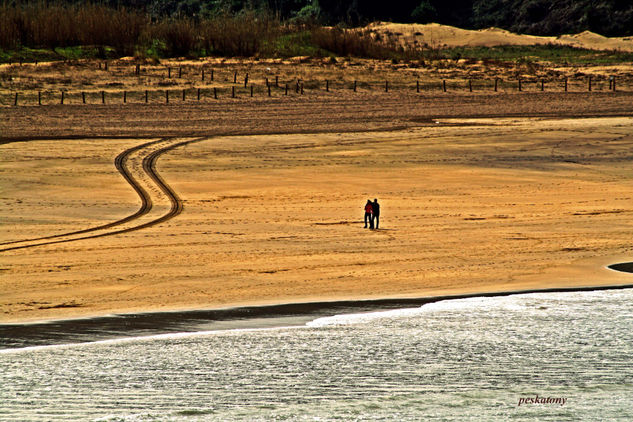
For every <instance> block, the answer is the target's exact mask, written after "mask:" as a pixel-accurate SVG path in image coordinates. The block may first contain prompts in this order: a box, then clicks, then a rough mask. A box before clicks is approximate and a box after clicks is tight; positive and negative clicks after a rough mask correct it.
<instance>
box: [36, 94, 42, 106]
mask: <svg viewBox="0 0 633 422" xmlns="http://www.w3.org/2000/svg"><path fill="white" fill-rule="evenodd" d="M37 105H42V91H37Z"/></svg>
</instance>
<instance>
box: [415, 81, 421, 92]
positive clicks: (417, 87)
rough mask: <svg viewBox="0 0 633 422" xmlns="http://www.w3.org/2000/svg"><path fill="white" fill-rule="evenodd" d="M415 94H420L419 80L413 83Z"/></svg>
mask: <svg viewBox="0 0 633 422" xmlns="http://www.w3.org/2000/svg"><path fill="white" fill-rule="evenodd" d="M415 92H418V93H419V92H420V80H419V79H418V80H416V81H415Z"/></svg>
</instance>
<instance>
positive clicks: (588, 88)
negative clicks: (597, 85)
mask: <svg viewBox="0 0 633 422" xmlns="http://www.w3.org/2000/svg"><path fill="white" fill-rule="evenodd" d="M587 90H588V91H589V92H591V76H589V81H588V82H587Z"/></svg>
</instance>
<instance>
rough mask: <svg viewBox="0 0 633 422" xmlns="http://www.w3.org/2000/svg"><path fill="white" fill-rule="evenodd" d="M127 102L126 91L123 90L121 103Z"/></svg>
mask: <svg viewBox="0 0 633 422" xmlns="http://www.w3.org/2000/svg"><path fill="white" fill-rule="evenodd" d="M125 103H127V91H123V104H125Z"/></svg>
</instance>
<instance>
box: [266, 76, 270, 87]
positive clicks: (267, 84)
mask: <svg viewBox="0 0 633 422" xmlns="http://www.w3.org/2000/svg"><path fill="white" fill-rule="evenodd" d="M266 86H267V87H269V86H270V84H269V83H268V78H266Z"/></svg>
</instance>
